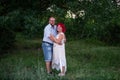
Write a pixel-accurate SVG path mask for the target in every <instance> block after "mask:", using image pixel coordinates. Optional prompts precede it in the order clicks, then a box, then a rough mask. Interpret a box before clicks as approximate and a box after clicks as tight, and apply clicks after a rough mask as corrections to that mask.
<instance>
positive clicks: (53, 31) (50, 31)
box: [43, 24, 57, 44]
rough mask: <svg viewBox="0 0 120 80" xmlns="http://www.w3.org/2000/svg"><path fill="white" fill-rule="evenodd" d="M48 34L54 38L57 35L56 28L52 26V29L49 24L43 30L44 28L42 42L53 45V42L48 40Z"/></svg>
mask: <svg viewBox="0 0 120 80" xmlns="http://www.w3.org/2000/svg"><path fill="white" fill-rule="evenodd" d="M50 34H52V35H54V36H56V35H57V27H56V25H54V27H52V25H51V24H48V25H47V26H46V27H45V28H44V37H43V41H45V42H49V43H51V44H53V41H51V40H50V39H49V37H50Z"/></svg>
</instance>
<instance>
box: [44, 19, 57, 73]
mask: <svg viewBox="0 0 120 80" xmlns="http://www.w3.org/2000/svg"><path fill="white" fill-rule="evenodd" d="M50 34H52V35H54V36H56V35H57V30H56V26H55V18H54V17H50V18H49V24H48V25H47V26H46V27H45V28H44V37H43V42H42V48H43V53H44V59H45V63H46V70H47V73H48V74H51V63H52V55H53V41H52V39H51V37H50Z"/></svg>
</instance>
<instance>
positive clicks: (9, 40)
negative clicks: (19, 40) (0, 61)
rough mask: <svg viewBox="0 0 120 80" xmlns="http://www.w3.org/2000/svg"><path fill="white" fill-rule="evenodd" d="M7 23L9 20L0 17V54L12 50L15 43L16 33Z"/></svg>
mask: <svg viewBox="0 0 120 80" xmlns="http://www.w3.org/2000/svg"><path fill="white" fill-rule="evenodd" d="M6 23H7V18H6V17H3V16H2V17H0V42H1V44H0V54H2V53H4V52H6V51H7V50H8V49H10V48H12V47H13V45H14V42H15V33H14V31H13V30H12V28H11V27H10V25H7V24H6Z"/></svg>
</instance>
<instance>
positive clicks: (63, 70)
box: [58, 66, 65, 76]
mask: <svg viewBox="0 0 120 80" xmlns="http://www.w3.org/2000/svg"><path fill="white" fill-rule="evenodd" d="M58 76H65V66H62V71H61V73H59V74H58Z"/></svg>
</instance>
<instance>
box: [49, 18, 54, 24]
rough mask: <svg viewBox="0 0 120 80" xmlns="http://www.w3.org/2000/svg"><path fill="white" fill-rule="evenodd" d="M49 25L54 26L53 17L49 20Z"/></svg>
mask: <svg viewBox="0 0 120 80" xmlns="http://www.w3.org/2000/svg"><path fill="white" fill-rule="evenodd" d="M49 24H51V25H54V24H55V18H54V17H50V18H49Z"/></svg>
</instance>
